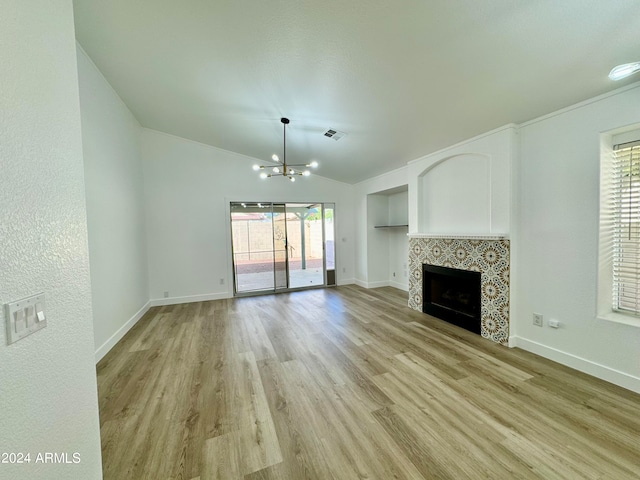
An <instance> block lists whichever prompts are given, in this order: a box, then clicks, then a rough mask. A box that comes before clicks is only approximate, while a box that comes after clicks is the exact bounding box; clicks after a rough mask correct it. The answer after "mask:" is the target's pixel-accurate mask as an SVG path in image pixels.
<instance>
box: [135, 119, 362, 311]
mask: <svg viewBox="0 0 640 480" xmlns="http://www.w3.org/2000/svg"><path fill="white" fill-rule="evenodd" d="M142 156H143V165H144V177H145V194H146V219H147V238H148V255H149V291H150V296H151V299H152V301H155V302H154V303H164V302H167V303H169V302H171V303H175V302H176V301H188V300H198V299H205V298H226V297H229V296H231V295H232V292H233V289H232V284H231V282H232V278H233V277H232V271H231V252H230V232H229V202H231V201H284V202H307V201H308V202H335V203H336V262H337V272H336V274H337V281H338V284H344V283H351V282H353V276H354V265H355V262H354V252H355V250H354V246H355V238H354V235H355V231H354V226H353V218H354V206H353V187H352V186H351V185H347V184H344V183H340V182H336V181H333V180H328V179H326V178H323V177H320V176H318V175H312V176H310V177H308V178H301V179H299V180H298V181H297V182H295V183H291V182H289V181H287V180H285V179H281V178H272V179H268V180H261V179H260V178H259V177H258V175H257V174H256V172H254V171H253V170H252V169H251V167H252V165H253V164H254V163H256V160H255V159H251V158H249V157H245V156H242V155H238V154H235V153H232V152H228V151H225V150H220V149H217V148H213V147H210V146H207V145H203V144H200V143H196V142H191V141H188V140H184V139H182V138H178V137H174V136H171V135H166V134H163V133H159V132H156V131H153V130H147V129H144V130H143V133H142ZM321 173H322V165H321V166H320V169H319V171H318V174H321ZM221 279H222V280H223V282H224V284H223V285H221V284H220V280H221ZM165 291H167V292H169V299H168V300H166V301H165V300H164V299H163V294H164V292H165Z"/></svg>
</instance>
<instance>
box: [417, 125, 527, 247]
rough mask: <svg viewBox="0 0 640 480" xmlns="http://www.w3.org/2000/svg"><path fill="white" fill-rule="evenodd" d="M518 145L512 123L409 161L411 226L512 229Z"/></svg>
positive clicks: (421, 229)
mask: <svg viewBox="0 0 640 480" xmlns="http://www.w3.org/2000/svg"><path fill="white" fill-rule="evenodd" d="M516 145H517V127H516V126H515V125H507V126H504V127H502V128H499V129H497V130H494V131H492V132H488V133H486V134H484V135H480V136H478V137H475V138H472V139H469V140H467V141H465V142H462V143H459V144H457V145H453V146H451V147H449V148H446V149H443V150H440V151H438V152H435V153H433V154H430V155H427V156H425V157H422V158H419V159H417V160H413V161H412V162H409V165H408V170H407V176H408V180H409V231H410V232H411V233H437V234H462V235H464V234H505V233H509V232H510V223H511V183H512V178H511V163H512V158H513V157H514V155H515V150H516Z"/></svg>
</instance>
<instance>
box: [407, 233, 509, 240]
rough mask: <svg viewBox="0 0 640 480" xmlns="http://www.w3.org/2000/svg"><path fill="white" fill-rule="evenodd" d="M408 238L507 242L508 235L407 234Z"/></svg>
mask: <svg viewBox="0 0 640 480" xmlns="http://www.w3.org/2000/svg"><path fill="white" fill-rule="evenodd" d="M407 237H409V238H452V239H454V240H507V239H508V238H509V235H508V234H506V233H502V234H500V233H491V234H486V235H482V234H477V233H469V234H461V233H456V234H446V233H407Z"/></svg>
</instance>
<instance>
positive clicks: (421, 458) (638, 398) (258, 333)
mask: <svg viewBox="0 0 640 480" xmlns="http://www.w3.org/2000/svg"><path fill="white" fill-rule="evenodd" d="M406 303H407V298H406V293H405V292H401V291H399V290H396V289H393V288H379V289H373V290H365V289H362V288H359V287H356V286H344V287H338V288H331V289H324V290H309V291H304V292H295V293H288V294H280V295H269V296H260V297H252V298H240V299H230V300H219V301H212V302H202V303H191V304H185V305H176V306H167V307H157V308H152V309H151V310H150V311H149V312H148V313H147V314H146V315H145V317H144V318H143V319H141V320H140V321H139V322H138V324H137V325H136V326H135V327H134V328H132V329H131V331H130V332H129V333H128V334H127V335H126V336H125V338H123V339H122V341H121V342H119V343H118V345H116V346H115V347H114V348H113V350H112V351H111V352H109V354H108V355H107V356H106V357H105V358H104V359H103V360H102V361H101V362H100V363H99V364H98V389H99V401H100V421H101V434H102V455H103V469H104V478H105V479H106V480H111V479H113V480H126V479H134V480H140V479H153V480H158V479H186V480H190V479H199V480H208V479H244V480H258V479H292V480H301V479H322V480H324V479H352V478H353V479H384V480H388V479H456V480H459V479H467V478H469V479H483V478H487V479H546V480H548V479H583V478H584V479H610V480H614V479H615V480H619V479H638V478H640V395H636V394H634V393H632V392H629V391H627V390H624V389H622V388H619V387H616V386H613V385H611V384H608V383H605V382H602V381H600V380H597V379H594V378H592V377H589V376H587V375H584V374H582V373H579V372H576V371H574V370H571V369H569V368H566V367H563V366H561V365H558V364H555V363H553V362H550V361H548V360H545V359H542V358H540V357H537V356H535V355H533V354H530V353H527V352H524V351H522V350H518V349H508V348H505V347H501V346H499V345H496V344H493V343H491V342H489V341H487V340H484V339H482V338H481V337H479V336H477V335H474V334H472V333H469V332H466V331H465V330H461V329H458V328H457V327H454V326H451V325H449V324H447V323H445V322H442V321H440V320H437V319H434V318H432V317H429V316H427V315H424V314H421V313H419V312H415V311H413V310H411V309H409V308H408V307H407V306H406Z"/></svg>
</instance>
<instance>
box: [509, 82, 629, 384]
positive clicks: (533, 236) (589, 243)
mask: <svg viewBox="0 0 640 480" xmlns="http://www.w3.org/2000/svg"><path fill="white" fill-rule="evenodd" d="M638 105H640V85H638V84H636V85H635V86H634V87H633V88H631V89H629V88H627V89H622V90H619V91H618V92H616V94H614V95H610V96H604V97H600V98H599V99H594V100H593V101H590V102H586V103H584V104H581V105H578V106H576V107H572V108H569V109H566V110H564V111H561V112H558V113H556V114H552V115H550V116H547V117H543V118H541V119H539V120H535V121H532V122H529V123H527V124H525V125H523V126H522V127H521V128H520V161H519V166H518V168H519V171H520V175H519V183H518V189H519V205H518V215H517V216H518V217H519V220H518V222H517V232H518V239H519V240H518V248H517V250H516V261H517V263H518V274H517V275H518V282H517V284H516V291H515V296H516V298H517V299H518V306H517V310H516V311H512V313H513V321H515V333H516V335H517V339H516V340H517V345H518V346H521V347H523V348H526V349H528V350H531V351H533V352H536V353H539V354H541V355H544V356H546V357H549V358H552V359H555V360H557V361H560V362H562V363H565V364H567V365H570V366H573V367H575V368H578V369H580V370H583V371H586V372H588V373H591V374H593V375H596V376H599V377H602V378H605V379H608V380H610V381H612V382H614V383H618V384H620V385H623V386H626V387H627V388H630V389H633V390H636V391H639V392H640V348H639V346H640V328H639V327H637V326H631V325H625V324H620V323H614V322H610V321H606V320H599V319H597V318H596V298H597V272H598V215H599V190H598V189H599V162H600V134H601V133H602V132H606V131H609V130H613V129H617V128H620V127H624V126H626V125H629V124H633V123H638V122H640V109H638ZM533 312H537V313H541V314H543V315H544V317H545V327H544V328H539V327H535V326H533V325H532V322H531V316H532V313H533ZM550 318H553V319H557V320H559V321H560V322H561V328H559V329H557V330H554V329H551V328H549V327H548V326H546V321H547V320H548V319H550Z"/></svg>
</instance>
